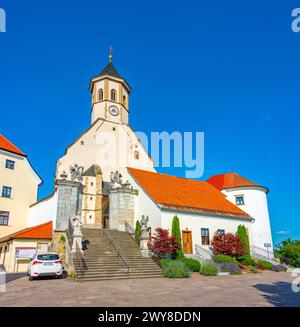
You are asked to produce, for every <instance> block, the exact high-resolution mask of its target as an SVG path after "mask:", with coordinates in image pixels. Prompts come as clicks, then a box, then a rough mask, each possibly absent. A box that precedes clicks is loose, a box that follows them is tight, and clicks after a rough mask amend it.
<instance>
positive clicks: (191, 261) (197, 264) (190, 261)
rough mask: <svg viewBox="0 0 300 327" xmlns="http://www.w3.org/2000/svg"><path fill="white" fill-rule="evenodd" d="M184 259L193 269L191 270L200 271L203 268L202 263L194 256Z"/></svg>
mask: <svg viewBox="0 0 300 327" xmlns="http://www.w3.org/2000/svg"><path fill="white" fill-rule="evenodd" d="M182 261H183V262H184V263H185V264H186V266H187V267H188V268H189V269H190V270H191V271H196V272H199V271H200V269H201V263H200V262H199V261H198V260H196V259H192V258H183V259H182Z"/></svg>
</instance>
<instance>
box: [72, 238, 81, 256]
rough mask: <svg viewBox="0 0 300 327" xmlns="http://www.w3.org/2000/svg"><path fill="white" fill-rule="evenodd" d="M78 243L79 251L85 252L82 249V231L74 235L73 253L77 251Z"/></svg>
mask: <svg viewBox="0 0 300 327" xmlns="http://www.w3.org/2000/svg"><path fill="white" fill-rule="evenodd" d="M76 244H78V248H79V251H80V252H81V253H82V252H83V251H82V233H80V234H79V233H78V234H74V235H73V241H72V249H71V252H72V253H75V252H76V251H77V245H76Z"/></svg>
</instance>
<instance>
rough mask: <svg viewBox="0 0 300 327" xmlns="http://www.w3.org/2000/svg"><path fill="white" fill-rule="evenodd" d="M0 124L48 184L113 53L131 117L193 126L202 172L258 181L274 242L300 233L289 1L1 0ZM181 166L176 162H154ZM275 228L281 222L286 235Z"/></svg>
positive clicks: (298, 37) (298, 54) (295, 49)
mask: <svg viewBox="0 0 300 327" xmlns="http://www.w3.org/2000/svg"><path fill="white" fill-rule="evenodd" d="M0 7H1V8H4V9H5V10H6V14H7V32H6V33H0V110H1V119H0V131H1V133H3V134H4V135H5V136H7V137H8V138H9V139H10V140H11V141H13V142H14V143H15V144H16V145H18V146H19V147H20V148H21V149H22V150H23V151H25V152H26V153H27V154H28V156H29V158H30V160H31V162H32V164H33V165H34V167H35V168H36V170H37V171H38V173H39V174H40V176H41V177H42V178H43V180H44V184H43V186H42V187H41V188H40V197H44V196H46V195H47V194H49V193H50V192H51V190H52V187H53V181H54V171H55V162H56V160H57V159H58V158H59V157H61V156H62V155H63V153H64V149H65V147H66V146H67V145H68V144H69V143H71V142H72V141H73V140H74V139H75V138H76V137H77V136H78V135H79V134H80V133H81V132H82V131H83V130H84V129H85V128H87V127H88V126H89V123H90V94H89V91H88V84H89V79H90V77H91V76H94V75H96V74H97V73H99V72H100V71H101V70H102V68H103V66H104V65H105V64H106V63H107V48H108V46H109V45H112V46H113V47H114V49H115V51H114V64H115V66H116V68H117V69H118V71H119V72H120V73H121V74H122V75H123V76H125V77H126V79H127V80H128V82H129V83H130V85H131V86H132V88H133V92H132V95H131V118H130V123H131V125H132V126H133V128H134V129H136V130H139V131H144V132H146V133H149V132H151V131H169V132H172V131H182V132H183V131H191V132H196V131H202V132H205V174H204V176H203V177H202V179H206V178H208V177H209V176H211V175H213V174H217V173H223V172H230V171H236V172H238V173H240V174H241V175H243V176H245V177H247V178H249V179H250V180H253V181H255V182H257V183H260V184H262V185H266V186H268V187H269V188H270V193H269V207H270V215H271V223H272V230H273V237H274V240H275V242H277V241H278V240H280V239H282V238H285V237H287V236H290V237H295V238H300V228H299V219H300V217H299V212H298V201H299V181H300V178H299V177H300V172H299V166H300V154H299V127H298V126H299V118H300V117H299V116H300V115H299V76H300V61H299V58H300V33H293V32H292V30H291V22H292V17H291V12H292V9H293V8H295V7H300V0H297V1H296V0H295V1H287V0H285V1H279V0H273V1H252V2H245V1H239V2H238V1H233V0H227V1H224V0H217V1H208V0H205V1H204V0H203V1H176V0H175V1H166V0H162V1H161V0H160V1H145V0H144V1H141V0H139V1H130V0H128V1H120V0H115V1H114V2H110V1H101V0H98V1H96V0H89V1H83V0H82V1H71V0H70V1H66V0H65V1H53V0H52V1H50V0H44V1H38V0H36V1H34V0H27V1H16V0H9V1H6V0H5V1H2V2H1V3H0ZM159 170H160V171H162V172H166V173H172V174H176V175H181V176H183V174H184V171H183V170H182V169H174V168H169V169H159ZM278 231H288V232H289V233H288V234H286V235H282V234H278V233H277V232H278Z"/></svg>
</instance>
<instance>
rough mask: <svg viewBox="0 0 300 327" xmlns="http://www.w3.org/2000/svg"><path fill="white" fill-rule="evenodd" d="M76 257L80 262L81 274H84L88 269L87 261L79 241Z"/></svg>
mask: <svg viewBox="0 0 300 327" xmlns="http://www.w3.org/2000/svg"><path fill="white" fill-rule="evenodd" d="M76 258H77V261H78V263H79V268H80V274H81V276H83V275H84V273H85V271H86V270H88V269H87V265H86V263H85V260H84V257H83V255H82V252H81V251H80V248H79V245H78V242H76Z"/></svg>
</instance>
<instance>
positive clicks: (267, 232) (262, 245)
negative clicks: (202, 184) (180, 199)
mask: <svg viewBox="0 0 300 327" xmlns="http://www.w3.org/2000/svg"><path fill="white" fill-rule="evenodd" d="M207 182H208V183H210V184H211V185H213V186H214V187H216V188H217V189H218V190H219V191H221V192H222V193H223V194H225V196H226V199H227V200H228V201H230V202H231V203H233V204H235V205H236V206H238V207H239V208H240V209H242V210H243V211H245V212H247V213H248V214H249V215H250V216H251V217H253V218H254V221H253V224H252V235H253V236H252V237H253V242H252V245H253V246H255V247H256V249H255V250H256V251H257V252H258V253H261V254H262V255H265V254H266V252H268V251H269V252H270V253H273V241H272V234H271V226H270V217H269V210H268V200H267V194H268V192H269V189H268V188H267V187H265V186H262V185H259V184H256V183H254V182H252V181H250V180H248V179H246V178H244V177H242V176H240V175H238V174H237V173H227V174H220V175H215V176H212V177H210V178H209V179H208V180H207Z"/></svg>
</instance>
